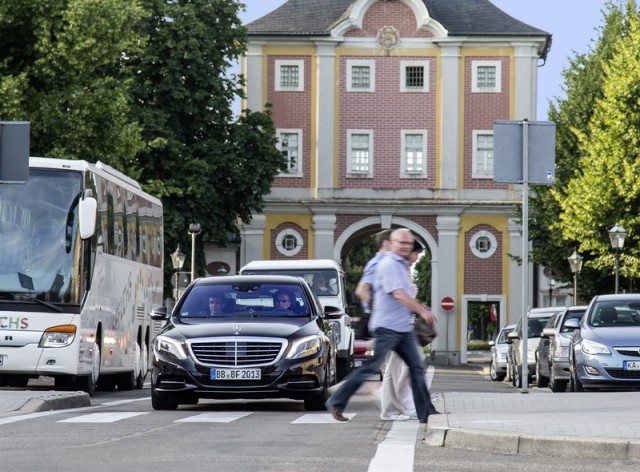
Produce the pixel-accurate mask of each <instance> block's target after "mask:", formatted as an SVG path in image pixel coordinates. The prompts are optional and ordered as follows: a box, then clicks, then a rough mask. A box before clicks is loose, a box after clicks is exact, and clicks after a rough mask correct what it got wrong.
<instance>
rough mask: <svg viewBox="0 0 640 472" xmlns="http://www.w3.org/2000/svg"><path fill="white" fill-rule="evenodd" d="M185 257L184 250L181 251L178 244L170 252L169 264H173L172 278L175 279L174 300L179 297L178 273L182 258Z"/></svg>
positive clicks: (182, 261) (182, 262)
mask: <svg viewBox="0 0 640 472" xmlns="http://www.w3.org/2000/svg"><path fill="white" fill-rule="evenodd" d="M186 257H187V255H186V254H185V253H184V252H182V250H181V249H180V245H179V244H178V247H177V248H176V250H175V251H173V252H172V253H171V264H172V265H173V271H174V279H175V282H174V284H173V286H174V287H175V289H176V292H175V299H176V300H177V299H178V298H180V280H179V275H178V274H179V273H180V270H182V266H183V265H184V260H185V259H186Z"/></svg>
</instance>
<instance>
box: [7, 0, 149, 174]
mask: <svg viewBox="0 0 640 472" xmlns="http://www.w3.org/2000/svg"><path fill="white" fill-rule="evenodd" d="M143 15H144V11H143V10H142V8H141V7H140V4H139V2H137V1H136V0H4V1H3V2H1V3H0V38H1V39H2V48H1V49H0V93H1V96H2V99H1V100H0V116H1V117H2V119H3V120H25V121H30V122H31V155H40V156H47V157H61V158H71V159H87V160H88V161H91V162H95V161H97V160H101V161H103V162H106V163H108V164H110V165H113V166H115V167H117V168H120V169H121V170H125V171H128V170H131V171H132V172H129V173H130V174H132V173H133V174H134V175H133V176H134V177H135V169H136V166H135V165H134V157H135V155H136V153H137V152H138V150H139V149H140V148H141V146H142V141H141V140H140V136H139V128H138V126H137V124H136V123H135V122H132V121H131V120H130V116H129V115H130V99H129V90H128V87H129V76H128V68H127V61H128V58H129V56H130V55H133V54H137V53H139V52H140V51H141V48H142V47H143V45H144V41H143V38H142V37H141V36H140V35H139V34H138V33H137V32H136V28H135V25H136V24H138V23H139V21H140V20H141V18H142V17H143ZM125 52H126V53H125Z"/></svg>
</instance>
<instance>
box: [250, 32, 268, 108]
mask: <svg viewBox="0 0 640 472" xmlns="http://www.w3.org/2000/svg"><path fill="white" fill-rule="evenodd" d="M266 59H267V58H266V57H265V58H264V60H266ZM262 61H263V57H262V43H258V42H251V43H249V45H248V48H247V56H246V71H245V80H246V93H247V108H248V109H249V110H251V111H262V110H263V108H264V105H265V104H264V103H263V99H262V92H263V90H262V82H263V80H262Z"/></svg>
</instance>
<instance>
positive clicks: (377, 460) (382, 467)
mask: <svg viewBox="0 0 640 472" xmlns="http://www.w3.org/2000/svg"><path fill="white" fill-rule="evenodd" d="M419 428H420V423H419V422H418V421H394V422H393V426H391V430H390V431H389V433H388V434H387V437H386V438H385V439H384V441H382V442H381V443H380V444H378V450H377V451H376V455H375V456H374V458H373V460H372V461H371V463H370V464H369V469H368V470H369V472H389V471H390V470H393V472H404V471H410V472H413V463H414V455H415V446H416V435H417V433H418V429H419Z"/></svg>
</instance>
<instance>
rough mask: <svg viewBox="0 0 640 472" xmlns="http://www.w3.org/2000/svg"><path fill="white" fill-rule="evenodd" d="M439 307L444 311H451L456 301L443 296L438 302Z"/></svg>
mask: <svg viewBox="0 0 640 472" xmlns="http://www.w3.org/2000/svg"><path fill="white" fill-rule="evenodd" d="M440 307H441V308H442V309H443V310H444V311H451V310H453V309H454V308H455V307H456V302H454V301H453V298H451V297H444V298H443V299H442V301H441V302H440Z"/></svg>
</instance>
